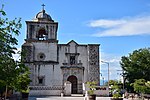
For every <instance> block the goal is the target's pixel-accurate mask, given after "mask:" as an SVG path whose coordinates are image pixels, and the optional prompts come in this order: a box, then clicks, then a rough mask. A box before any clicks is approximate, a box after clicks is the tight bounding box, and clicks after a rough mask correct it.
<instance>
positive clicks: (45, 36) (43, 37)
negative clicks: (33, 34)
mask: <svg viewBox="0 0 150 100" xmlns="http://www.w3.org/2000/svg"><path fill="white" fill-rule="evenodd" d="M47 39H48V34H47V33H46V31H45V29H40V30H39V31H38V40H47Z"/></svg>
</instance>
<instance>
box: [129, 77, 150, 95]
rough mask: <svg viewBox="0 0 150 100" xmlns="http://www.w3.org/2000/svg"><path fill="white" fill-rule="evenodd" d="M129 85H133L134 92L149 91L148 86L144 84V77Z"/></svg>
mask: <svg viewBox="0 0 150 100" xmlns="http://www.w3.org/2000/svg"><path fill="white" fill-rule="evenodd" d="M131 85H133V87H134V91H135V92H136V93H150V88H149V87H148V86H146V80H145V79H137V80H135V82H134V83H132V84H131Z"/></svg>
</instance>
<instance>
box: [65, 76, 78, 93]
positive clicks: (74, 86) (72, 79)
mask: <svg viewBox="0 0 150 100" xmlns="http://www.w3.org/2000/svg"><path fill="white" fill-rule="evenodd" d="M67 81H69V82H71V93H72V94H76V93H77V90H78V88H77V86H78V79H77V77H76V76H74V75H71V76H69V77H68V79H67Z"/></svg>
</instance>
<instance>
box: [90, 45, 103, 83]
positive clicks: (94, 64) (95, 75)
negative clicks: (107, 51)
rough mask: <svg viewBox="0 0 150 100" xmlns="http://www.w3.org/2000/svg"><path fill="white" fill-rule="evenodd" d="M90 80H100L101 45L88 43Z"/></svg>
mask: <svg viewBox="0 0 150 100" xmlns="http://www.w3.org/2000/svg"><path fill="white" fill-rule="evenodd" d="M88 61H89V64H88V65H89V66H88V80H89V81H96V82H98V85H99V82H100V70H99V45H96V44H93V45H92V44H90V45H88Z"/></svg>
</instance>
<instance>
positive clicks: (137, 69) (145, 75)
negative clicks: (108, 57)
mask: <svg viewBox="0 0 150 100" xmlns="http://www.w3.org/2000/svg"><path fill="white" fill-rule="evenodd" d="M120 64H121V67H122V69H123V70H124V72H125V73H124V74H123V75H124V77H125V80H127V81H128V82H129V84H131V83H134V81H135V79H145V80H146V81H148V80H150V77H149V76H150V48H143V49H139V50H135V51H133V52H132V53H130V54H129V56H123V57H122V58H121V62H120Z"/></svg>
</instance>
